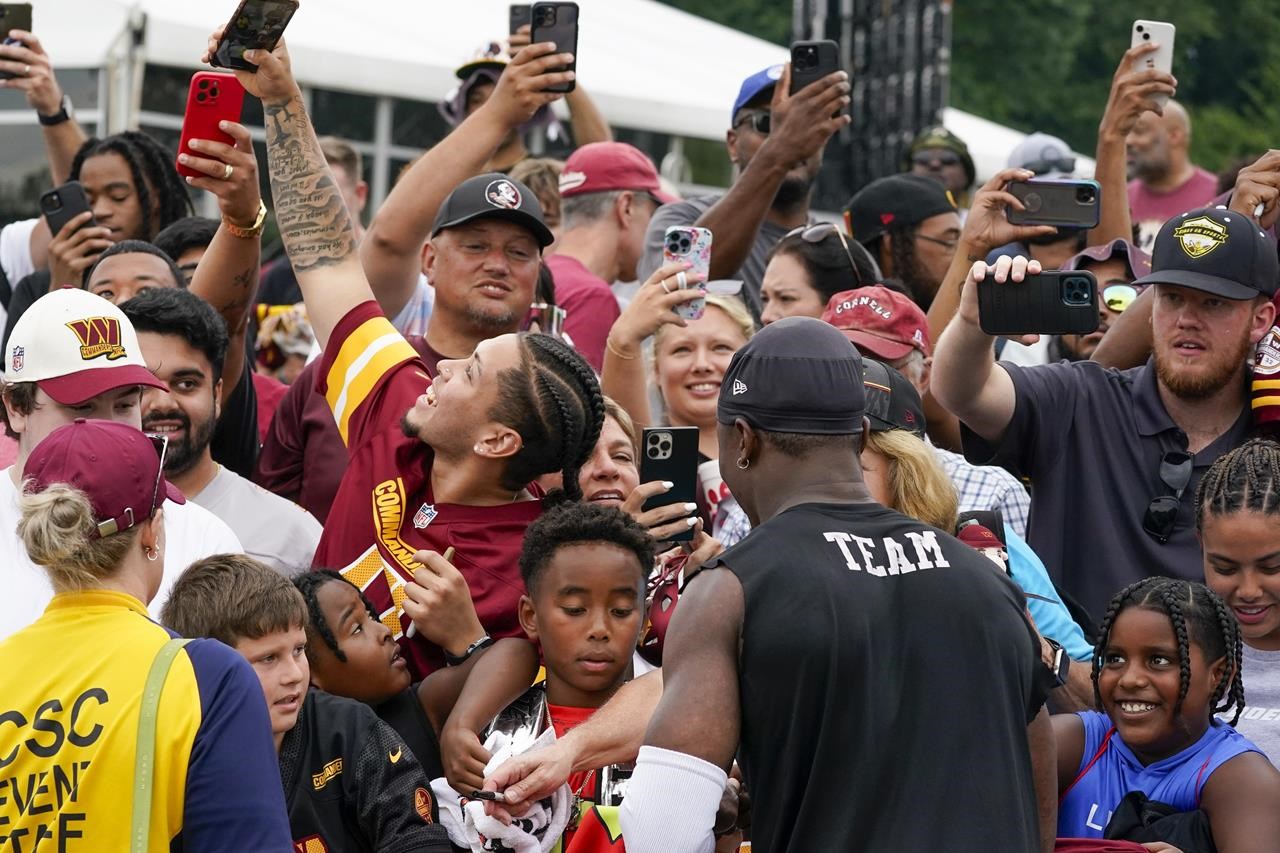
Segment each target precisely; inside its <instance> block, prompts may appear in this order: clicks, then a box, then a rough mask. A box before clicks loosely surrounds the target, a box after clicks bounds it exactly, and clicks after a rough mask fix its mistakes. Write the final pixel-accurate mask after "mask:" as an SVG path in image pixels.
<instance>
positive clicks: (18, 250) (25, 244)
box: [0, 218, 40, 326]
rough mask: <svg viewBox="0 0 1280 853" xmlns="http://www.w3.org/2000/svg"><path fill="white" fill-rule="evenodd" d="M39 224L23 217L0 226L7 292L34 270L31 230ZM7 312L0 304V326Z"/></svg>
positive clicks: (1, 265)
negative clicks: (19, 220)
mask: <svg viewBox="0 0 1280 853" xmlns="http://www.w3.org/2000/svg"><path fill="white" fill-rule="evenodd" d="M39 224H40V220H39V219H38V218H37V219H24V220H22V221H21V222H10V223H9V224H8V225H6V226H4V228H0V269H3V270H4V274H5V277H6V278H7V279H9V292H10V293H11V294H12V293H13V288H15V287H17V286H18V282H20V281H22V280H23V279H24V278H26V277H27V276H29V275H31V274H32V273H33V272H35V271H36V265H35V263H34V262H33V261H32V259H31V232H33V231H35V230H36V226H37V225H39ZM8 315H9V312H8V310H6V308H5V306H4V305H3V304H0V326H4V324H5V320H6V318H7V317H8Z"/></svg>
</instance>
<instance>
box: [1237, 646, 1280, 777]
mask: <svg viewBox="0 0 1280 853" xmlns="http://www.w3.org/2000/svg"><path fill="white" fill-rule="evenodd" d="M1242 672H1243V674H1244V698H1245V700H1246V701H1247V702H1248V706H1247V707H1246V708H1245V709H1244V713H1243V714H1241V715H1240V722H1238V723H1236V731H1238V732H1240V734H1242V735H1244V736H1245V737H1247V738H1248V739H1249V740H1251V741H1253V742H1254V743H1255V744H1257V746H1258V749H1260V750H1262V751H1263V752H1265V753H1266V754H1267V758H1270V759H1271V763H1272V764H1274V765H1275V766H1276V767H1280V652H1264V651H1261V650H1259V649H1253V648H1250V647H1249V646H1248V645H1245V647H1244V667H1243V669H1242Z"/></svg>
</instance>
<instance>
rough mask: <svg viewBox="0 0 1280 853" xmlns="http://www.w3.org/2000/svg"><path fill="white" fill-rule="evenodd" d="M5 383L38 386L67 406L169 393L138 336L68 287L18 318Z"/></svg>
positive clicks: (113, 310) (114, 312) (116, 313)
mask: <svg viewBox="0 0 1280 853" xmlns="http://www.w3.org/2000/svg"><path fill="white" fill-rule="evenodd" d="M4 378H5V381H6V382H34V383H36V384H37V385H39V386H40V389H41V390H42V391H44V392H45V393H46V394H48V395H49V396H50V397H52V398H53V399H54V400H57V401H58V402H59V403H61V404H63V405H64V406H74V405H77V404H79V403H83V402H84V401H85V400H89V399H92V398H93V397H96V396H98V395H99V394H104V393H106V392H107V391H114V390H115V389H117V388H125V387H127V386H130V385H146V386H148V387H151V388H162V389H164V390H166V391H167V390H168V387H167V386H166V385H165V384H164V383H163V382H161V381H160V380H159V379H157V378H156V377H155V375H154V374H153V373H152V372H151V371H150V370H148V369H147V363H146V361H144V360H143V358H142V349H141V348H140V347H139V346H138V334H137V332H135V331H134V330H133V324H132V323H130V322H129V318H128V317H126V316H125V315H124V313H123V312H122V311H121V310H120V309H119V308H117V307H116V306H114V305H112V304H111V303H110V302H108V301H107V300H105V299H103V298H102V297H101V296H95V295H94V294H92V293H89V292H87V291H84V290H79V289H77V288H73V287H64V288H61V289H60V290H55V291H53V292H51V293H47V294H45V295H44V296H42V297H40V298H39V299H37V300H36V301H35V302H34V303H32V305H31V307H30V308H28V309H27V310H26V312H25V313H24V314H23V315H22V316H21V317H20V318H18V322H17V323H15V324H14V326H13V333H12V334H11V335H9V346H8V349H7V350H6V351H5V359H4Z"/></svg>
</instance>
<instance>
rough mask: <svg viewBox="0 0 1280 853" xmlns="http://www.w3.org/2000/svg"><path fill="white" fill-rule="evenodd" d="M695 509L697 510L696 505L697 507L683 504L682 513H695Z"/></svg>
mask: <svg viewBox="0 0 1280 853" xmlns="http://www.w3.org/2000/svg"><path fill="white" fill-rule="evenodd" d="M697 508H698V505H697V504H685V505H684V511H685V512H693V511H695V510H696V509H697Z"/></svg>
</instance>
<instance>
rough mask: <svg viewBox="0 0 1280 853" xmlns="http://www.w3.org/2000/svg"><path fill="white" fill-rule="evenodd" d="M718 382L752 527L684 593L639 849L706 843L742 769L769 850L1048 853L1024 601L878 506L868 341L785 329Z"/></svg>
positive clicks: (636, 802) (653, 733)
mask: <svg viewBox="0 0 1280 853" xmlns="http://www.w3.org/2000/svg"><path fill="white" fill-rule="evenodd" d="M721 388H722V390H721V395H720V402H719V410H718V420H719V422H720V427H719V440H720V456H721V458H722V459H723V460H725V461H726V462H730V461H732V464H726V465H724V466H723V467H724V475H725V483H726V484H727V485H728V486H729V488H730V489H731V490H732V492H733V494H734V496H735V497H736V498H737V500H738V502H739V503H740V504H741V505H742V507H743V509H745V510H746V512H747V514H748V516H749V517H750V518H751V521H752V525H753V528H754V529H753V531H752V533H751V535H750V536H748V537H747V538H746V539H745V540H744V541H743V542H741V543H740V544H738V545H737V546H735V547H733V548H731V549H729V550H728V551H726V552H724V554H722V555H721V556H720V557H718V558H716V559H715V560H713V561H712V562H710V563H708V564H707V565H706V566H705V567H704V569H703V570H702V571H701V572H699V573H698V574H697V575H696V576H695V577H694V578H693V579H692V580H691V581H690V583H689V585H688V587H687V588H686V590H685V593H684V594H683V595H682V596H681V598H680V605H679V607H678V608H677V611H676V614H675V616H674V617H673V621H672V623H671V628H670V630H669V632H668V634H667V647H666V653H665V654H664V663H665V667H664V681H665V693H664V695H663V698H662V701H661V703H660V704H659V706H658V709H657V712H656V713H655V714H654V717H653V720H652V722H651V723H650V726H649V730H648V733H647V735H646V737H645V746H643V747H642V748H641V749H640V755H639V760H638V762H637V765H636V771H635V775H634V776H633V777H632V778H631V780H630V784H629V787H628V793H627V798H626V800H625V801H624V804H623V807H622V830H623V838H624V839H625V840H626V844H627V848H628V849H629V850H635V851H641V853H643V851H648V850H660V849H661V850H691V849H710V847H709V839H710V836H711V835H712V832H713V826H714V821H715V814H716V810H717V806H718V805H719V803H720V798H721V792H722V791H723V789H724V787H725V784H726V779H727V776H726V771H727V770H728V769H729V766H730V764H731V762H732V761H733V759H734V756H735V755H736V756H737V759H738V762H739V764H740V765H741V767H742V770H743V775H744V786H745V787H746V788H747V789H748V790H749V791H751V796H752V803H753V807H752V809H753V817H752V827H751V834H752V842H753V843H754V844H758V845H759V847H760V849H763V850H769V851H771V853H785V852H786V851H792V852H794V853H798V851H813V850H840V851H886V850H912V851H915V850H930V849H940V850H948V851H973V853H977V851H983V853H986V851H990V850H1000V851H1004V852H1005V853H1009V851H1019V853H1031V851H1035V850H1043V849H1051V848H1052V846H1053V838H1054V835H1055V832H1054V829H1055V826H1054V824H1055V806H1054V803H1055V801H1056V794H1057V791H1056V784H1055V779H1054V776H1053V773H1054V772H1055V767H1056V764H1055V757H1054V755H1053V746H1052V739H1051V737H1048V736H1047V733H1046V729H1047V728H1048V717H1047V714H1046V713H1045V712H1044V711H1043V709H1042V705H1043V701H1044V697H1045V695H1046V692H1047V689H1048V688H1049V687H1050V685H1051V679H1050V676H1049V673H1048V670H1047V668H1046V667H1045V666H1044V664H1043V663H1041V660H1040V652H1039V649H1040V646H1039V642H1038V638H1037V636H1036V633H1035V630H1034V628H1033V627H1032V626H1031V625H1030V623H1029V622H1028V621H1027V619H1026V618H1025V617H1024V615H1023V611H1024V603H1023V599H1022V596H1021V595H1020V594H1019V593H1018V591H1017V590H1016V588H1015V587H1014V586H1013V585H1012V584H1011V583H1010V582H1009V581H1008V579H1007V578H1006V577H1004V576H1003V575H1002V574H1000V573H999V572H997V571H996V570H994V568H993V567H992V565H991V564H990V562H988V561H987V560H985V558H983V557H982V556H981V555H979V554H978V553H977V552H976V551H973V550H972V549H970V548H968V547H967V546H965V545H963V544H961V543H960V542H958V541H956V540H955V539H953V538H952V537H950V536H948V535H947V534H945V533H943V532H942V531H940V530H937V529H934V528H932V527H929V526H927V525H925V524H922V523H920V522H918V521H915V520H913V519H910V518H907V517H906V516H903V515H901V514H900V513H897V512H894V511H893V510H889V509H886V508H885V507H882V506H880V505H879V504H876V503H875V502H873V501H872V500H871V498H870V495H869V494H868V492H867V489H866V486H865V485H864V484H863V482H862V472H861V467H860V465H859V461H858V459H859V456H858V452H859V447H860V445H861V442H862V435H863V434H864V432H865V430H866V429H867V423H866V418H865V400H864V396H863V386H862V364H861V359H860V358H859V356H858V354H857V352H856V350H855V349H854V348H853V346H852V344H850V343H849V341H848V340H847V339H846V338H845V337H844V335H843V334H841V333H840V332H838V331H836V330H835V329H834V328H832V327H830V326H827V325H825V324H822V323H820V322H818V321H815V320H812V319H809V318H790V319H786V320H782V321H779V322H778V323H775V324H773V325H771V326H769V327H767V328H766V329H764V330H763V331H762V332H760V334H758V335H757V336H756V337H755V338H754V339H752V341H751V342H750V343H748V344H747V345H746V346H745V347H743V348H742V349H741V350H739V351H738V353H737V354H736V355H735V356H734V358H733V361H732V362H731V364H730V366H729V370H728V372H727V373H726V374H725V377H724V382H723V384H722V386H721ZM1037 795H1038V796H1037ZM700 845H701V846H700Z"/></svg>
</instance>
